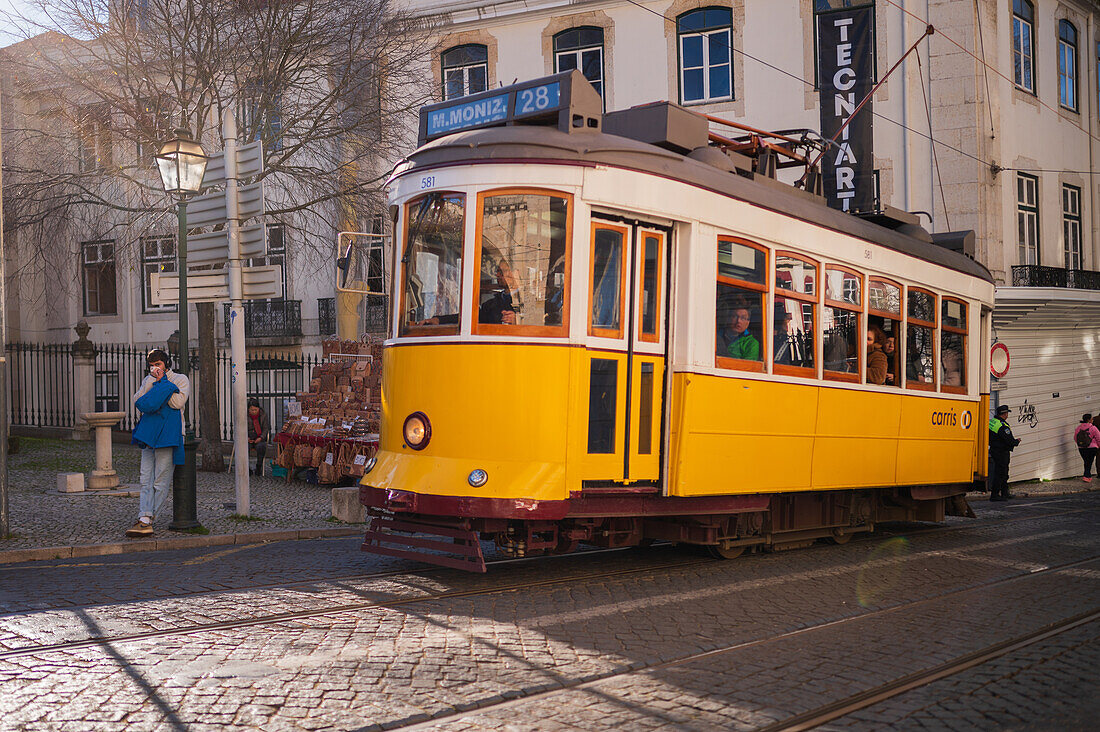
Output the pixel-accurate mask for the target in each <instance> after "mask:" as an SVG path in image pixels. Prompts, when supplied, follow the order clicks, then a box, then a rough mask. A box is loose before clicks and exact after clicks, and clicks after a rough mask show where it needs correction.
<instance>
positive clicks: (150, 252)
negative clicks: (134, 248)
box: [141, 236, 177, 313]
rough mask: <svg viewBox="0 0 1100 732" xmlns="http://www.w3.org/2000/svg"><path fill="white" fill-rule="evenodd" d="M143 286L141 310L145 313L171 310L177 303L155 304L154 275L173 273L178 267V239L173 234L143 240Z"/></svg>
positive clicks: (148, 237)
mask: <svg viewBox="0 0 1100 732" xmlns="http://www.w3.org/2000/svg"><path fill="white" fill-rule="evenodd" d="M141 258H142V264H141V266H142V288H141V311H142V312H144V313H156V312H165V311H168V312H171V311H173V310H175V309H176V306H175V305H154V304H153V281H152V277H151V276H150V275H152V274H153V273H154V272H156V273H165V274H171V273H175V272H176V271H177V269H176V239H175V237H172V236H147V237H145V238H143V239H142V240H141Z"/></svg>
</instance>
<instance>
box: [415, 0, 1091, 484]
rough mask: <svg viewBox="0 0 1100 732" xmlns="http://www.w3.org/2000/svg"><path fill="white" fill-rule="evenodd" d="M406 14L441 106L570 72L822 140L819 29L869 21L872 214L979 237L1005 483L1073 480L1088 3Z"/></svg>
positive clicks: (1085, 229)
mask: <svg viewBox="0 0 1100 732" xmlns="http://www.w3.org/2000/svg"><path fill="white" fill-rule="evenodd" d="M413 4H414V6H415V7H417V8H418V10H419V12H421V13H423V14H424V15H426V16H431V17H432V18H433V19H434V20H435V27H436V28H437V35H436V39H435V48H434V50H433V53H432V57H431V58H430V59H426V65H427V66H428V68H425V71H424V72H425V74H428V73H430V74H431V77H432V79H433V83H434V85H435V89H436V93H437V98H439V99H449V98H452V97H455V96H462V95H466V94H471V93H476V92H478V91H483V90H486V89H491V88H493V87H496V86H499V85H503V84H509V83H512V82H513V81H514V80H517V79H518V80H526V79H530V78H535V77H539V76H545V75H547V74H550V73H554V72H557V71H564V70H568V69H573V68H577V69H580V70H581V71H582V72H583V73H584V75H585V76H586V77H587V78H588V79H589V80H590V81H591V82H592V83H593V85H594V86H595V87H596V88H597V90H598V91H600V93H601V95H602V97H603V100H604V106H605V110H607V111H612V110H619V109H625V108H628V107H631V106H634V105H638V104H644V103H647V102H652V101H657V100H671V101H674V102H677V103H679V104H682V105H684V106H687V107H690V108H693V109H697V110H698V111H701V112H704V113H707V114H710V115H714V116H716V117H721V118H724V119H730V120H733V121H736V122H740V123H744V124H748V125H751V126H753V127H756V128H761V129H768V130H791V129H812V130H820V129H821V128H822V111H823V110H822V103H823V101H822V100H823V99H824V103H825V104H826V109H825V111H826V112H828V111H829V107H830V106H831V105H832V104H837V102H835V99H834V97H833V96H830V95H829V93H827V92H826V91H825V90H824V89H823V86H822V83H821V79H820V78H819V77H820V76H821V69H822V67H823V66H825V65H826V64H825V63H824V62H828V67H829V68H830V69H831V68H835V64H834V59H832V58H829V59H822V58H821V57H820V54H821V50H822V48H824V47H828V48H829V49H830V52H832V50H834V49H835V48H836V46H835V44H834V45H832V46H829V45H828V44H827V43H825V42H824V41H825V39H823V38H822V37H821V32H820V31H819V30H818V28H819V27H824V25H823V23H824V22H827V21H829V20H830V18H833V17H834V14H837V13H844V12H851V11H860V12H865V13H866V14H867V15H868V16H869V21H867V22H866V24H867V26H868V33H869V35H870V43H871V51H870V54H871V59H870V63H871V67H872V69H873V71H872V74H873V79H872V80H871V81H872V82H877V83H879V84H880V86H878V87H877V89H876V90H875V92H874V94H873V97H872V100H871V104H872V107H873V118H872V120H871V123H870V127H871V131H870V136H871V140H872V143H873V153H872V156H873V160H871V161H867V160H866V156H864V157H865V159H864V161H863V162H864V164H865V165H866V166H867V167H870V168H871V171H870V173H871V178H872V180H873V185H874V196H875V201H876V204H877V205H878V206H892V207H896V208H900V209H904V210H906V211H911V212H919V214H920V215H921V217H922V220H921V223H922V225H923V226H925V228H927V229H928V230H929V231H931V232H947V231H959V230H973V231H974V233H975V237H974V245H973V252H972V254H973V256H974V257H975V258H976V259H978V261H980V262H982V263H983V264H984V265H985V266H986V267H987V268H988V269H989V270H990V271H991V272H992V273H993V274H994V276H995V278H996V281H997V283H998V289H997V302H998V305H997V307H996V308H995V310H994V340H995V341H996V342H1001V343H1003V344H1004V345H1005V346H1006V347H1007V348H1008V350H1009V353H1010V354H1011V365H1010V369H1009V372H1008V373H1007V374H1006V375H1005V377H1004V378H1003V379H1000V380H995V382H994V389H995V391H994V392H993V397H992V399H993V402H994V403H1004V404H1008V405H1009V406H1011V407H1013V420H1015V422H1014V424H1013V426H1014V428H1015V430H1016V433H1017V435H1018V436H1020V437H1021V438H1022V439H1023V443H1022V445H1021V446H1020V448H1019V450H1018V451H1017V456H1016V459H1015V463H1014V468H1013V479H1014V480H1019V479H1029V478H1055V477H1062V476H1067V475H1073V474H1074V473H1075V472H1076V471H1079V470H1080V465H1079V462H1080V461H1079V458H1078V456H1077V452H1076V448H1075V446H1074V445H1073V442H1072V439H1071V432H1072V429H1073V426H1074V425H1075V424H1076V422H1077V421H1078V420H1079V418H1080V415H1081V413H1083V412H1086V411H1089V412H1093V413H1096V412H1100V389H1098V388H1094V387H1093V386H1092V385H1093V384H1094V383H1096V379H1097V377H1098V376H1100V321H1098V320H1097V317H1096V316H1097V315H1100V271H1098V270H1100V246H1098V245H1100V220H1098V217H1097V210H1098V206H1100V176H1098V175H1097V173H1098V171H1100V165H1098V161H1100V115H1098V111H1097V110H1098V105H1100V3H1097V2H1094V1H1093V0H977V2H973V1H972V0H924V1H923V2H914V1H913V0H877V1H874V0H867V1H863V0H784V1H783V2H776V1H775V0H672V1H671V2H669V1H663V2H641V1H639V2H634V1H633V0H626V1H623V0H595V1H591V2H585V1H583V0H582V1H579V2H578V1H573V2H565V1H563V0H534V1H533V2H526V3H523V4H516V3H512V2H480V1H474V2H466V3H460V4H455V3H450V2H446V3H445V2H441V1H440V0H421V1H420V2H415V3H413ZM836 17H838V18H839V17H842V16H840V15H837V16H836ZM844 22H847V21H844ZM929 26H931V27H932V28H931V29H930V28H929ZM929 30H932V32H931V33H929ZM846 32H847V30H845V33H846ZM834 40H835V39H834ZM842 40H843V41H845V42H846V41H847V40H848V39H847V38H846V37H845V38H843V39H842ZM844 53H848V52H847V51H845V52H844ZM836 60H837V61H842V62H846V61H848V60H849V58H848V57H847V56H845V57H843V58H841V57H838V59H836ZM895 64H897V67H896V69H895V68H894V66H895ZM826 81H828V80H826ZM846 103H847V104H848V105H850V104H851V100H850V99H849V100H848V101H847V102H846ZM839 104H840V106H841V107H842V106H844V104H845V103H844V102H840V103H839ZM712 129H715V130H716V131H717V130H721V129H722V128H721V126H720V125H713V126H712ZM725 133H726V131H723V134H725ZM831 149H835V148H831ZM826 189H828V186H826Z"/></svg>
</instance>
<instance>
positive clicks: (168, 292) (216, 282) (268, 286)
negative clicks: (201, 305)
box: [149, 264, 283, 305]
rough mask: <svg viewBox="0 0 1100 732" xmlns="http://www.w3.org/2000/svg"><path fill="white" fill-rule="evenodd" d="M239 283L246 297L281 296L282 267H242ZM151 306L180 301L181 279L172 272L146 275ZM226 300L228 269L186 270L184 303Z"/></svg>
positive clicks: (257, 298)
mask: <svg viewBox="0 0 1100 732" xmlns="http://www.w3.org/2000/svg"><path fill="white" fill-rule="evenodd" d="M241 284H242V285H243V291H244V299H245V300H266V299H269V298H275V297H282V296H283V274H282V267H280V266H279V265H277V264H272V265H266V266H263V267H242V268H241ZM149 286H150V289H151V290H152V298H151V299H152V304H153V305H175V304H176V303H178V302H179V292H180V278H179V275H175V274H162V273H160V272H154V273H152V274H150V275H149ZM228 299H229V270H227V269H212V270H202V271H199V272H188V273H187V302H189V303H190V302H222V301H223V300H228Z"/></svg>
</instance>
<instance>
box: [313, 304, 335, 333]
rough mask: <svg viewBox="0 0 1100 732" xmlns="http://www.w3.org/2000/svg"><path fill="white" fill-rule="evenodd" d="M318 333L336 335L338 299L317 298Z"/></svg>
mask: <svg viewBox="0 0 1100 732" xmlns="http://www.w3.org/2000/svg"><path fill="white" fill-rule="evenodd" d="M317 332H318V334H320V335H323V336H327V335H336V298H335V297H319V298H317Z"/></svg>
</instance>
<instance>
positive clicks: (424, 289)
mask: <svg viewBox="0 0 1100 732" xmlns="http://www.w3.org/2000/svg"><path fill="white" fill-rule="evenodd" d="M465 208H466V197H465V196H463V195H462V194H459V193H429V194H428V195H426V196H423V197H421V198H418V199H416V200H413V201H411V202H409V204H408V206H407V209H406V214H405V220H406V221H407V222H408V224H407V228H406V230H405V248H404V250H403V251H404V253H403V255H402V257H401V260H402V272H403V275H402V276H403V278H404V282H403V283H402V290H401V293H402V315H401V331H400V335H429V334H453V333H457V332H458V319H459V318H458V316H459V307H460V303H461V302H462V292H461V289H462V232H463V226H464V219H465Z"/></svg>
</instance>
